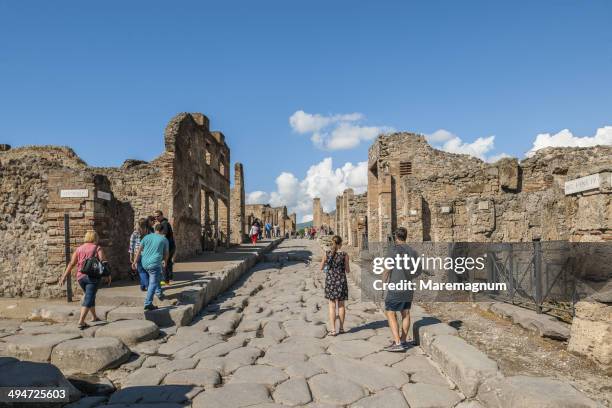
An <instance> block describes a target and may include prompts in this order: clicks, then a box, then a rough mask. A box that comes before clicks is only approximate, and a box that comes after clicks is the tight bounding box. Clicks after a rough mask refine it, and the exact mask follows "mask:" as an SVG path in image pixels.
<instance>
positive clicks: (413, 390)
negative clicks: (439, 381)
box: [402, 384, 463, 408]
mask: <svg viewBox="0 0 612 408" xmlns="http://www.w3.org/2000/svg"><path fill="white" fill-rule="evenodd" d="M402 392H403V394H404V398H406V401H408V405H409V406H410V408H452V407H454V406H455V405H457V403H458V402H459V401H461V400H462V399H463V398H462V397H461V396H460V395H459V394H458V393H456V392H455V391H452V390H449V389H448V387H445V386H441V385H434V384H406V385H405V386H404V387H402Z"/></svg>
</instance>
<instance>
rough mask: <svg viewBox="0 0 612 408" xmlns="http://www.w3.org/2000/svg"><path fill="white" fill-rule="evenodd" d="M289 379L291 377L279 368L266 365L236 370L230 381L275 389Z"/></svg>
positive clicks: (231, 382)
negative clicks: (263, 385)
mask: <svg viewBox="0 0 612 408" xmlns="http://www.w3.org/2000/svg"><path fill="white" fill-rule="evenodd" d="M288 378H289V376H288V375H287V374H285V372H284V371H283V370H281V369H279V368H276V367H270V366H265V365H254V366H246V367H241V368H239V369H238V370H236V372H235V373H234V374H233V375H232V378H231V379H230V380H229V383H230V384H236V383H257V384H265V385H267V386H269V387H273V386H275V385H276V384H279V383H281V382H283V381H285V380H286V379H288Z"/></svg>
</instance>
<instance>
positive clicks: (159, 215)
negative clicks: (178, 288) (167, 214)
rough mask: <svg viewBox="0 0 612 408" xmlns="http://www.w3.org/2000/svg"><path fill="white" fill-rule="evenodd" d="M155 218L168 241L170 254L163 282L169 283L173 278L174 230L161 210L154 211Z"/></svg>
mask: <svg viewBox="0 0 612 408" xmlns="http://www.w3.org/2000/svg"><path fill="white" fill-rule="evenodd" d="M155 219H156V220H157V222H159V223H160V224H161V226H162V234H163V235H165V236H166V239H167V240H168V243H169V244H170V255H169V256H168V263H167V265H166V269H165V270H164V284H166V285H169V284H170V281H171V280H172V278H173V275H172V268H173V266H174V259H173V258H174V253H175V252H176V244H175V243H174V232H173V231H172V225H170V222H169V221H168V219H167V218H164V213H163V212H162V211H161V210H157V211H155Z"/></svg>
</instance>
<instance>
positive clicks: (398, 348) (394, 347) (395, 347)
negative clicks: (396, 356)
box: [384, 343, 406, 353]
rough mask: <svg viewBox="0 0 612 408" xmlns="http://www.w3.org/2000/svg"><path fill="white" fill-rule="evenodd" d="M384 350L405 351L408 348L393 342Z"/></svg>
mask: <svg viewBox="0 0 612 408" xmlns="http://www.w3.org/2000/svg"><path fill="white" fill-rule="evenodd" d="M384 350H385V351H390V352H393V353H397V352H401V351H405V350H406V349H404V347H403V346H402V345H401V344H395V343H393V344H391V345H390V346H387V347H385V348H384Z"/></svg>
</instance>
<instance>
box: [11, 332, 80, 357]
mask: <svg viewBox="0 0 612 408" xmlns="http://www.w3.org/2000/svg"><path fill="white" fill-rule="evenodd" d="M79 337H81V336H80V335H79V334H70V333H58V334H39V335H29V334H18V335H15V336H8V337H4V338H3V339H2V341H3V342H4V343H5V347H4V354H6V355H7V356H11V357H16V358H18V359H21V360H28V361H39V362H46V361H49V359H50V358H51V351H52V350H53V347H55V346H57V345H58V344H60V343H61V342H63V341H67V340H72V339H77V338H79Z"/></svg>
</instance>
